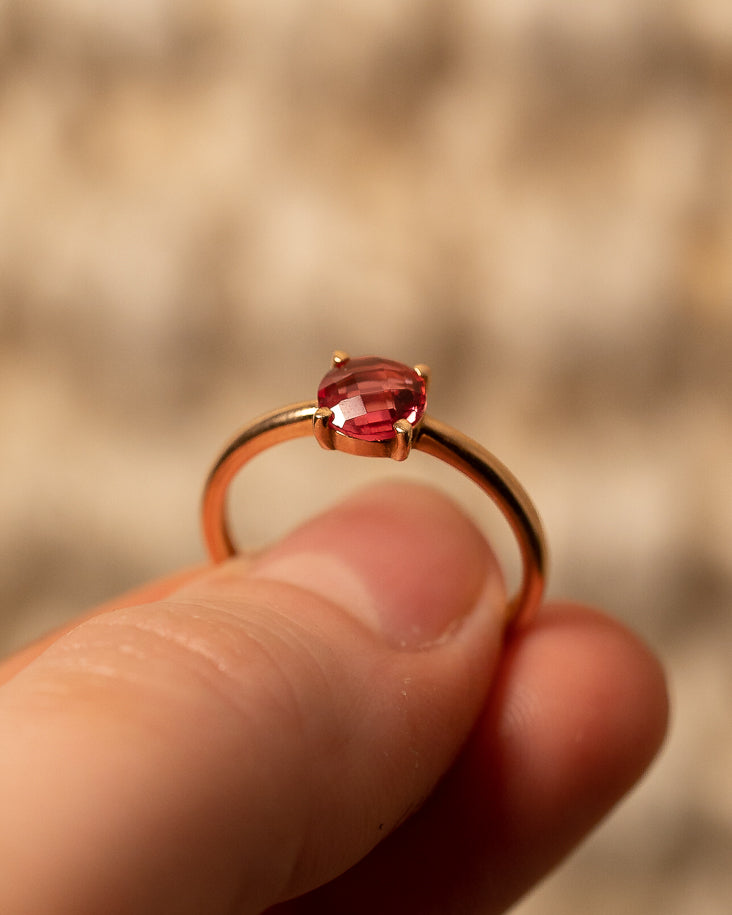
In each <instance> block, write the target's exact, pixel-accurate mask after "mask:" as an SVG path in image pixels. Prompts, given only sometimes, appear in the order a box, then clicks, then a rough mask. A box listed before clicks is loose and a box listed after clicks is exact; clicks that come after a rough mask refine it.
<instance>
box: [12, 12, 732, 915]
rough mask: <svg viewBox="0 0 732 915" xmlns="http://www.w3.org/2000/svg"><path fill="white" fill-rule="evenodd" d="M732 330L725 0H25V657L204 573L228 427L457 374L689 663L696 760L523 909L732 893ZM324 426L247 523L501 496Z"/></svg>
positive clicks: (495, 443)
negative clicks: (81, 621)
mask: <svg viewBox="0 0 732 915" xmlns="http://www.w3.org/2000/svg"><path fill="white" fill-rule="evenodd" d="M731 344H732V5H730V4H729V2H727V0H664V2H661V0H633V2H631V0H595V2H593V3H580V2H570V0H552V2H549V0H523V2H520V3H517V2H507V0H504V2H497V0H401V2H393V0H392V2H389V0H309V2H304V0H271V2H265V0H258V2H253V0H249V2H239V3H234V2H233V0H231V2H227V0H213V2H208V3H203V2H198V3H197V2H194V0H129V2H125V3H114V4H113V3H95V2H93V0H36V2H32V3H31V2H25V0H15V2H13V0H0V517H2V519H3V525H2V528H0V646H1V647H2V649H3V650H9V649H11V648H12V647H14V646H17V645H18V644H20V643H21V642H23V641H24V640H26V639H28V638H30V637H32V636H33V635H35V634H38V633H40V632H41V631H43V630H45V629H46V628H48V627H49V626H51V625H53V624H54V623H56V622H58V621H59V620H61V619H63V618H65V617H67V616H69V615H71V614H73V613H75V612H77V611H79V610H81V609H84V608H85V607H87V606H90V605H92V604H93V603H94V602H95V601H98V600H100V599H103V598H105V597H107V596H110V595H111V594H113V593H115V592H116V591H118V590H121V589H123V588H124V587H126V586H130V585H132V584H134V583H137V582H139V581H140V580H142V579H144V578H145V577H148V576H151V575H154V574H158V573H162V572H165V571H167V570H170V569H172V568H175V567H177V566H179V565H181V564H184V563H190V562H195V561H198V560H199V559H200V558H201V556H202V549H201V547H200V545H199V535H198V530H197V508H198V496H199V489H200V485H201V482H202V478H203V476H204V474H205V472H206V470H207V466H208V464H209V462H210V461H211V460H212V458H213V457H214V455H215V453H216V451H217V449H218V447H219V445H220V444H221V443H222V441H223V440H224V439H225V438H226V437H227V436H228V435H229V434H230V433H231V432H232V431H233V430H234V428H235V427H236V426H237V425H240V424H241V423H243V422H244V421H245V420H247V419H248V418H250V417H251V416H253V415H255V414H257V413H258V412H261V411H264V410H267V409H270V408H271V407H274V406H278V405H280V404H284V403H287V402H288V401H291V400H299V399H303V398H309V397H311V396H312V395H313V391H314V388H315V385H316V383H317V380H318V378H319V376H320V374H321V373H322V371H324V370H325V368H326V367H327V361H328V357H329V354H330V351H331V350H332V349H333V348H336V347H337V348H344V349H347V350H349V351H351V352H352V353H354V354H362V353H370V352H375V353H380V354H383V355H386V356H391V357H393V358H397V359H402V360H404V361H412V362H418V361H419V362H427V363H429V364H430V365H431V366H432V369H433V377H434V382H433V392H434V393H433V399H432V412H433V413H434V414H435V415H438V416H441V417H445V418H448V419H450V420H451V421H452V422H454V423H455V424H456V425H458V426H460V427H461V428H463V429H465V430H466V431H469V432H471V433H472V434H474V435H475V437H477V438H479V439H480V440H481V441H482V442H484V443H485V444H486V445H487V446H488V447H490V448H492V449H493V450H495V451H496V453H497V454H498V455H499V456H500V457H502V458H503V459H504V460H505V461H506V462H507V463H508V464H509V465H510V466H511V467H512V468H513V469H515V471H516V472H517V474H518V475H519V477H520V478H521V479H522V480H523V481H524V482H525V484H526V486H527V488H528V489H529V491H530V492H531V493H532V495H533V496H534V498H535V500H536V502H537V504H538V505H539V507H540V509H541V511H542V514H543V515H544V519H545V522H546V526H547V528H548V533H549V537H550V542H551V546H552V553H553V577H552V591H553V593H555V594H567V595H572V596H576V597H578V598H582V599H586V600H590V601H596V602H598V603H601V604H602V605H604V606H606V607H608V608H609V609H610V610H611V611H612V612H614V613H615V614H616V615H618V616H620V617H622V618H624V619H626V620H628V621H629V622H631V623H632V624H633V625H635V626H636V627H637V628H638V629H640V631H641V632H642V633H644V634H645V636H646V637H647V638H648V639H649V640H650V641H651V642H652V643H653V644H654V646H655V647H656V648H657V649H658V650H659V651H660V652H661V653H662V654H663V655H664V656H665V658H666V659H667V662H668V665H669V668H670V671H671V680H672V690H673V693H674V699H675V706H676V713H675V720H674V723H673V731H672V736H671V740H670V743H669V746H668V748H667V751H666V753H665V755H664V757H663V759H662V760H661V762H660V764H658V765H657V766H656V767H655V768H654V770H653V772H652V774H651V776H650V777H649V779H648V780H647V781H646V782H645V783H644V784H643V786H642V787H641V789H640V790H639V791H638V793H637V794H636V796H634V797H633V799H632V800H631V801H630V802H629V803H628V804H626V805H625V806H624V807H623V808H622V809H621V811H620V812H619V814H617V815H615V816H614V817H613V818H612V820H611V822H610V823H609V824H607V825H606V826H605V827H604V828H603V829H602V830H600V831H599V832H598V833H597V835H596V836H595V837H594V839H593V840H592V842H591V843H590V844H589V845H588V846H587V847H586V848H585V849H584V850H583V851H582V852H581V853H580V854H579V855H578V856H576V857H575V859H574V860H573V861H572V862H571V863H570V864H569V865H568V866H567V867H566V868H564V869H563V870H562V871H561V872H560V873H559V874H558V875H557V876H556V877H554V878H552V880H551V881H549V882H548V884H547V885H545V886H544V887H543V888H542V889H541V890H540V891H539V892H538V893H537V894H536V895H535V896H534V897H532V898H531V899H529V900H528V901H527V902H525V903H524V904H523V905H522V906H521V907H520V911H521V912H522V915H530V913H544V915H555V913H556V915H566V913H567V912H574V911H577V912H579V911H591V912H598V913H615V912H618V913H619V912H623V913H624V915H636V913H637V915H646V913H648V912H651V911H662V912H664V913H665V915H688V913H690V912H693V913H694V915H717V913H719V915H721V913H723V912H727V911H728V905H729V899H730V898H732V877H731V876H730V873H729V867H728V864H729V860H730V853H731V852H732V837H731V826H732V775H731V774H730V773H732V725H731V723H730V719H729V711H728V710H729V706H730V704H731V702H732V666H731V665H730V663H729V658H730V649H731V648H732V637H731V636H732V622H731V621H730V613H729V609H730V596H731V593H732V585H731V582H732V554H731V550H730V543H732V484H730V454H731V453H732V422H731V421H730V395H731V394H732V390H731V389H732V375H731V374H730V370H729V361H730V351H731V350H732V346H731ZM311 445H312V443H308V442H302V443H297V444H293V445H292V446H288V447H287V448H283V449H282V452H283V453H282V454H279V453H277V454H272V456H271V458H270V457H268V458H267V460H266V461H263V462H262V466H261V467H253V468H252V472H251V476H250V477H249V479H248V481H244V480H242V484H241V486H240V487H237V490H236V493H235V496H236V506H237V512H236V514H237V518H238V529H239V531H240V533H241V535H242V537H249V538H250V540H251V541H252V542H255V543H257V542H262V541H263V540H264V539H266V538H267V537H269V536H273V535H274V534H275V533H276V532H277V531H279V530H282V529H283V528H284V527H286V526H287V525H289V524H291V523H293V521H294V520H295V519H296V518H297V517H298V516H300V515H302V514H303V513H304V512H307V511H310V510H312V509H313V508H314V507H315V506H317V505H318V504H319V503H320V502H322V501H324V500H327V499H331V498H333V497H334V496H335V495H336V494H337V493H338V492H341V491H344V490H347V489H349V488H351V487H352V486H353V485H354V480H355V479H364V478H366V477H368V476H370V475H379V474H383V473H384V472H388V471H390V472H392V473H399V472H406V473H410V472H412V473H414V472H417V473H419V474H422V475H425V476H427V477H428V478H431V479H434V480H435V482H437V484H438V485H442V486H446V487H450V488H453V489H454V491H455V492H456V495H458V497H461V498H465V499H467V501H468V504H469V506H470V507H471V508H473V509H474V510H476V509H477V510H481V509H482V507H483V506H482V504H480V503H476V502H475V500H474V499H472V498H471V494H470V490H469V488H468V487H465V488H463V487H462V484H461V481H460V480H457V481H456V480H454V479H453V477H452V476H451V475H450V474H449V473H445V474H441V473H439V472H438V471H437V470H435V468H432V467H431V465H430V463H429V461H425V462H424V463H422V462H420V460H419V457H420V456H418V457H417V460H412V461H410V462H409V464H408V465H407V467H406V468H401V467H400V468H396V467H395V466H392V467H390V468H384V467H383V466H382V465H380V464H379V465H378V466H376V467H374V466H372V465H371V464H369V462H365V464H366V465H367V466H361V465H359V466H358V467H354V466H353V463H352V462H348V461H347V459H346V466H345V468H344V467H343V464H342V463H341V461H340V458H339V457H336V456H328V455H325V454H324V453H322V452H320V451H319V450H318V449H317V448H314V447H312V446H311ZM330 457H333V460H334V463H333V464H332V465H331V464H327V463H326V462H327V461H328V460H329V458H330ZM357 463H358V462H357ZM331 467H334V468H335V470H334V471H333V472H332V473H331V472H330V468H331ZM303 484H307V485H305V486H304V485H303ZM490 515H491V513H490V511H488V510H487V511H486V516H490ZM487 523H488V524H489V529H490V530H495V535H496V537H497V538H498V542H499V546H500V549H501V550H506V551H507V553H509V554H510V553H511V543H510V539H509V538H507V537H506V536H505V533H504V532H503V528H502V525H501V524H500V522H499V521H498V520H496V519H494V518H492V516H491V520H490V521H488V522H487Z"/></svg>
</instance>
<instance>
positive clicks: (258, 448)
mask: <svg viewBox="0 0 732 915" xmlns="http://www.w3.org/2000/svg"><path fill="white" fill-rule="evenodd" d="M429 377H430V373H429V369H428V368H427V366H426V365H416V366H414V367H413V368H412V367H410V366H407V365H402V364H401V363H399V362H393V361H392V360H390V359H381V358H377V357H375V356H365V357H360V358H354V359H351V358H350V357H349V356H348V354H347V353H344V352H341V351H336V352H335V353H333V358H332V362H331V368H330V371H328V373H327V374H326V375H325V377H324V378H323V379H322V381H321V382H320V385H319V387H318V399H317V400H314V401H304V402H303V403H296V404H291V405H290V406H288V407H283V408H282V409H280V410H274V411H273V412H272V413H267V414H266V415H265V416H261V417H259V419H256V420H254V421H253V422H252V423H251V424H250V425H248V426H246V427H245V428H244V429H242V430H241V431H240V432H239V433H238V434H237V435H236V436H235V437H234V439H233V440H232V441H231V442H230V443H229V444H228V445H227V446H226V448H225V449H224V450H223V452H222V453H221V455H220V456H219V458H218V459H217V461H216V463H215V464H214V466H213V468H212V469H211V472H210V473H209V475H208V479H207V480H206V485H205V487H204V492H203V512H202V514H203V535H204V539H205V542H206V546H207V548H208V552H209V555H210V557H211V559H212V560H213V561H214V562H223V560H225V559H228V558H229V557H230V556H234V555H235V554H236V553H237V552H238V550H237V548H236V546H235V545H234V542H233V540H232V539H231V534H230V532H229V523H228V520H227V511H226V494H227V490H228V487H229V484H230V483H231V481H232V480H233V479H234V477H235V476H236V474H237V473H238V471H239V470H240V469H241V468H242V467H243V466H244V465H245V464H246V463H248V462H249V461H250V460H251V459H252V458H253V457H255V456H256V455H258V454H260V453H261V452H263V451H265V450H266V449H267V448H271V447H272V446H273V445H277V444H279V443H280V442H286V441H290V440H291V439H296V438H302V437H304V436H307V435H313V436H314V437H315V439H316V440H317V442H318V444H319V445H320V446H321V447H322V448H325V449H327V450H329V451H343V452H345V453H347V454H354V455H362V456H366V457H388V458H392V459H393V460H396V461H404V460H406V459H407V457H408V456H409V453H410V451H411V450H412V449H413V448H415V449H417V450H418V451H423V452H424V453H425V454H431V455H432V456H433V457H436V458H438V459H439V460H441V461H444V462H445V463H446V464H449V465H450V466H451V467H454V468H455V469H456V470H459V471H460V472H461V473H463V474H465V476H467V477H468V478H469V479H471V480H472V481H473V482H474V483H476V484H477V485H478V486H479V487H480V488H481V489H482V490H483V492H484V493H486V495H488V496H490V498H491V499H492V500H493V501H494V502H495V503H496V505H497V506H498V508H499V509H500V510H501V511H502V513H503V515H504V516H505V518H506V520H507V521H508V523H509V524H510V526H511V528H512V530H513V533H514V536H515V537H516V540H517V541H518V545H519V549H520V551H521V559H522V565H523V569H522V580H521V584H520V587H519V590H518V592H517V593H516V595H515V596H514V597H513V598H512V599H511V601H510V602H509V605H508V618H507V625H509V626H511V627H515V626H517V625H524V624H526V623H528V622H529V621H530V620H531V619H532V618H533V616H534V614H535V613H536V611H537V609H538V607H539V604H540V602H541V597H542V594H543V591H544V582H545V579H546V566H547V549H546V542H545V539H544V533H543V530H542V525H541V520H540V518H539V515H538V512H537V511H536V509H535V508H534V505H533V503H532V502H531V500H530V499H529V497H528V495H527V494H526V492H525V490H524V489H523V487H522V486H521V484H520V483H519V482H518V480H517V479H516V477H515V476H514V475H513V474H512V473H511V471H510V470H509V469H508V468H507V467H505V466H504V465H503V464H502V463H501V462H500V461H499V460H498V459H497V458H496V457H495V456H494V455H493V454H491V453H490V451H487V450H486V449H485V448H483V447H482V446H481V445H479V444H478V443H477V442H475V441H473V440H472V439H470V438H468V436H466V435H463V434H462V433H461V432H458V431H457V430H455V429H452V428H450V426H447V425H445V424H444V423H441V422H438V420H436V419H433V418H432V417H431V416H429V415H428V414H427V413H425V405H426V399H427V389H428V387H429Z"/></svg>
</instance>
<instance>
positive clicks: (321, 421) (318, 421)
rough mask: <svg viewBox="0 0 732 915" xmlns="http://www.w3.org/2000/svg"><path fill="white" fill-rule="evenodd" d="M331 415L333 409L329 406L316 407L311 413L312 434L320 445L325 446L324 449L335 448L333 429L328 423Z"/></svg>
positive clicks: (330, 449)
mask: <svg viewBox="0 0 732 915" xmlns="http://www.w3.org/2000/svg"><path fill="white" fill-rule="evenodd" d="M332 417H333V411H332V410H331V409H330V407H318V409H317V410H316V411H315V413H313V434H314V435H315V438H316V439H317V440H318V444H319V445H320V447H321V448H325V450H326V451H333V450H335V443H334V441H333V435H334V429H333V427H332V426H331V424H330V421H331V418H332Z"/></svg>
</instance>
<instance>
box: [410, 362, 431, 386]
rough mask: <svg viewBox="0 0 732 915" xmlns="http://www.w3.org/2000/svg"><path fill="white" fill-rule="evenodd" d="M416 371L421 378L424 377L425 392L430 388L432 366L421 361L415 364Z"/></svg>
mask: <svg viewBox="0 0 732 915" xmlns="http://www.w3.org/2000/svg"><path fill="white" fill-rule="evenodd" d="M413 368H414V371H415V372H416V373H417V374H418V375H419V377H420V378H422V379H424V389H425V393H426V392H427V391H429V389H430V367H429V366H428V365H424V364H422V363H421V362H420V363H418V364H417V365H415V366H413Z"/></svg>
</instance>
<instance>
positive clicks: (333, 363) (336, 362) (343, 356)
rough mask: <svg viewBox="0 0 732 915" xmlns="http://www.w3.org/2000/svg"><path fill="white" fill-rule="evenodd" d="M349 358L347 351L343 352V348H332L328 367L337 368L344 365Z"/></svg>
mask: <svg viewBox="0 0 732 915" xmlns="http://www.w3.org/2000/svg"><path fill="white" fill-rule="evenodd" d="M350 358H351V357H350V356H349V355H348V353H344V352H343V350H340V349H337V350H334V351H333V355H332V356H331V360H330V367H331V368H332V369H337V368H338V367H339V366H341V365H345V364H346V363H347V362H348V360H349V359H350Z"/></svg>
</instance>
